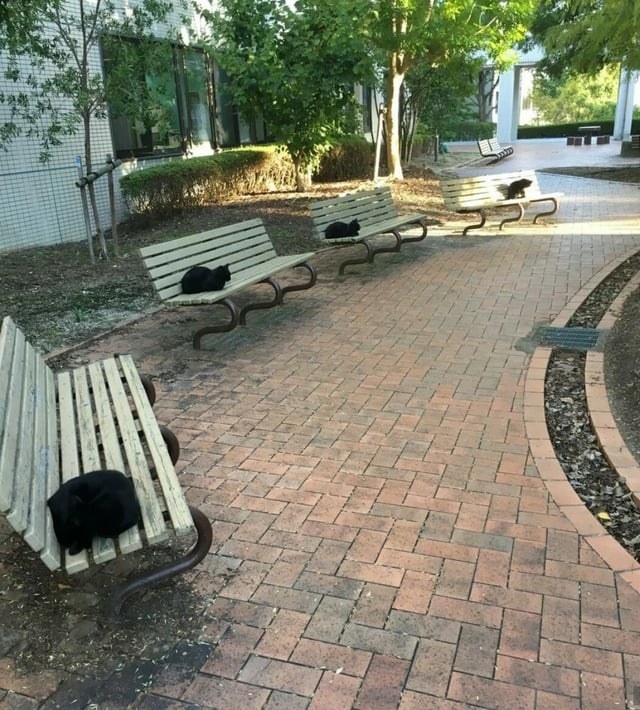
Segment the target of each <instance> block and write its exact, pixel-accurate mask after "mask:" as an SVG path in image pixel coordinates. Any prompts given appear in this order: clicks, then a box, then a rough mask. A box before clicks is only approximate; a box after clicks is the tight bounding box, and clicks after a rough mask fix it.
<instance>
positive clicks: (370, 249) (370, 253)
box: [338, 239, 373, 275]
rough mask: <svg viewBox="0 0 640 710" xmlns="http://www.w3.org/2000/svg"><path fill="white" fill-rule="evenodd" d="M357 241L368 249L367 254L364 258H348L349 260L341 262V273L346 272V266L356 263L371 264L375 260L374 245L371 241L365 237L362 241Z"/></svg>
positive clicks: (339, 271) (339, 270)
mask: <svg viewBox="0 0 640 710" xmlns="http://www.w3.org/2000/svg"><path fill="white" fill-rule="evenodd" d="M356 243H357V244H362V246H363V247H364V248H365V249H366V250H367V255H366V256H365V257H364V259H347V261H343V262H342V264H340V268H339V269H338V273H339V274H340V275H342V274H344V270H345V267H346V266H355V265H356V264H371V262H372V261H373V247H372V246H371V244H370V243H369V240H368V239H363V240H362V241H361V242H356Z"/></svg>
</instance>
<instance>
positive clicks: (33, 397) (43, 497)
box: [0, 316, 60, 550]
mask: <svg viewBox="0 0 640 710" xmlns="http://www.w3.org/2000/svg"><path fill="white" fill-rule="evenodd" d="M59 481H60V479H59V461H58V427H57V418H56V389H55V377H54V374H53V371H52V370H51V368H49V366H48V365H47V364H46V363H45V361H44V359H43V358H42V356H41V355H40V354H39V353H38V352H37V351H36V350H35V348H34V347H33V346H32V345H30V344H29V343H28V342H27V341H26V340H25V337H24V335H23V334H22V332H21V331H20V330H19V329H18V328H17V327H16V324H15V323H14V322H13V320H12V319H11V318H10V317H8V316H7V317H6V318H4V320H3V321H2V330H0V511H2V512H3V513H4V514H5V515H6V517H7V520H8V521H9V523H10V524H11V525H12V527H13V528H14V530H16V531H17V532H19V533H20V534H22V535H23V536H24V538H25V540H26V541H27V542H28V543H29V544H30V545H31V547H33V549H34V550H40V549H42V547H44V545H45V538H46V536H47V531H46V528H47V525H50V522H49V521H48V517H49V516H45V511H46V502H47V499H48V498H49V496H51V495H53V493H54V492H55V491H56V490H57V488H58V486H59ZM50 533H51V530H49V534H50Z"/></svg>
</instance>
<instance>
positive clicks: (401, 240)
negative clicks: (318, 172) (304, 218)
mask: <svg viewBox="0 0 640 710" xmlns="http://www.w3.org/2000/svg"><path fill="white" fill-rule="evenodd" d="M310 210H311V218H312V220H313V233H314V236H315V237H316V238H318V239H322V240H323V242H324V243H325V244H327V245H330V244H362V245H363V246H364V248H365V249H366V254H365V256H364V257H363V258H361V259H348V260H347V261H343V262H342V264H341V265H340V268H339V270H338V271H339V273H340V274H343V273H344V270H345V267H347V266H351V265H355V264H370V263H372V262H373V259H374V257H375V255H376V254H383V253H393V252H399V251H400V249H401V248H402V246H403V245H404V244H409V243H410V242H421V241H422V240H423V239H424V238H425V237H426V236H427V223H426V218H425V216H424V215H421V214H417V213H416V214H401V213H400V212H398V210H397V208H396V206H395V204H394V202H393V198H392V196H391V190H390V188H389V186H388V185H385V186H382V187H377V188H375V189H372V190H362V191H359V192H350V193H347V194H345V195H339V196H337V197H329V198H326V199H323V200H314V201H313V202H312V203H311V205H310ZM354 219H357V220H358V221H359V223H360V231H359V233H358V235H357V236H354V237H339V238H337V239H326V238H325V229H326V228H327V227H328V226H329V225H330V224H332V223H333V222H351V221H352V220H354ZM416 227H419V228H420V230H421V232H420V235H419V236H407V235H405V234H404V233H403V232H404V230H406V229H413V228H416ZM381 235H391V236H393V237H394V239H395V243H394V245H393V246H391V247H388V246H383V247H377V248H376V247H374V246H373V243H372V238H373V237H376V236H381Z"/></svg>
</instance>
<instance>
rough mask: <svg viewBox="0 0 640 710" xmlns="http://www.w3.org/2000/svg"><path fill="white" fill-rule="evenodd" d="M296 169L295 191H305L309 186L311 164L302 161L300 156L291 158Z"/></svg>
mask: <svg viewBox="0 0 640 710" xmlns="http://www.w3.org/2000/svg"><path fill="white" fill-rule="evenodd" d="M293 166H294V168H295V171H296V192H306V191H307V190H308V189H309V188H310V187H311V166H309V165H307V164H305V163H303V162H302V161H301V159H300V158H293Z"/></svg>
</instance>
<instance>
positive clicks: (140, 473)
mask: <svg viewBox="0 0 640 710" xmlns="http://www.w3.org/2000/svg"><path fill="white" fill-rule="evenodd" d="M99 364H100V365H101V366H103V367H104V372H105V377H106V381H107V383H108V388H109V395H110V398H111V406H112V408H113V413H114V416H115V419H116V421H117V424H118V429H119V433H120V440H121V442H122V444H121V446H122V450H123V453H124V456H125V458H126V462H125V466H126V468H127V473H129V474H130V475H131V479H132V481H133V483H134V486H135V489H136V494H137V496H138V502H139V503H140V510H141V512H142V522H143V526H144V531H145V535H146V538H147V540H148V541H149V542H151V543H155V542H158V541H159V540H164V539H166V538H167V537H168V530H167V526H166V523H165V521H164V517H163V515H162V510H161V508H160V505H159V503H158V499H157V498H156V496H155V489H154V486H153V483H152V481H151V479H150V478H149V476H148V474H147V471H148V464H147V457H146V452H145V451H144V449H143V447H142V443H141V441H140V436H139V435H138V427H137V426H136V424H135V422H134V420H133V415H132V414H131V409H130V407H129V404H128V401H127V396H126V393H125V391H124V387H123V385H122V380H121V378H120V373H119V372H118V370H117V368H116V366H115V362H114V361H113V360H107V361H102V362H101V363H99ZM154 421H155V417H154ZM167 459H168V454H167Z"/></svg>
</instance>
